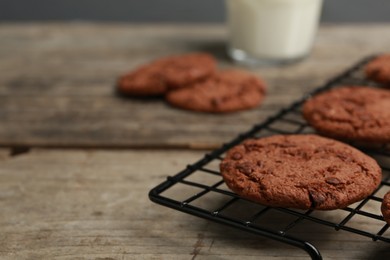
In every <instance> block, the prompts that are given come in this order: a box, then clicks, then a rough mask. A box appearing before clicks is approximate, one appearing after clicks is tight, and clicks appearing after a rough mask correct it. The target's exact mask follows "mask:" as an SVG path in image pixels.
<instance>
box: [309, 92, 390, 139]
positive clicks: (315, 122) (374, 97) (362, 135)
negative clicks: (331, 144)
mask: <svg viewBox="0 0 390 260" xmlns="http://www.w3.org/2000/svg"><path fill="white" fill-rule="evenodd" d="M303 116H304V118H305V119H306V120H307V121H308V122H309V124H310V125H311V126H313V127H314V128H315V129H316V130H317V131H319V132H320V133H322V134H324V135H327V136H330V137H334V138H339V139H346V140H354V141H363V142H373V143H387V142H390V91H389V90H387V89H379V88H370V87H363V86H342V87H337V88H334V89H331V90H328V91H325V92H323V93H320V94H317V95H316V96H314V97H312V98H310V99H309V100H308V101H306V102H305V104H304V106H303Z"/></svg>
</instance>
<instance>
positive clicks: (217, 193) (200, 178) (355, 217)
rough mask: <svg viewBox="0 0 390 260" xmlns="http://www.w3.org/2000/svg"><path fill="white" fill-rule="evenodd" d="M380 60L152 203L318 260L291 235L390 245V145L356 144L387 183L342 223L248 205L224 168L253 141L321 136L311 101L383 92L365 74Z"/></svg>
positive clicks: (197, 167)
mask: <svg viewBox="0 0 390 260" xmlns="http://www.w3.org/2000/svg"><path fill="white" fill-rule="evenodd" d="M374 57H375V56H371V57H367V58H365V59H363V60H362V61H360V62H358V63H357V64H355V65H354V66H352V67H351V68H350V69H348V70H346V71H345V72H343V73H342V74H340V75H339V76H337V77H335V78H334V79H332V80H330V81H329V82H328V83H327V84H325V85H324V86H322V87H319V88H317V89H316V90H315V91H313V92H312V93H311V94H310V95H308V96H306V97H304V98H302V99H301V100H299V101H297V102H295V103H293V104H292V105H291V106H289V107H287V108H285V109H282V110H281V111H280V112H279V113H277V114H276V115H275V116H273V117H270V118H268V120H266V121H265V122H263V123H260V124H257V125H254V126H253V128H252V129H250V130H249V131H248V132H246V133H243V134H240V135H239V136H238V137H236V138H235V139H233V140H232V141H231V142H229V143H226V144H224V145H223V146H222V147H221V148H219V149H217V150H215V151H213V152H211V153H208V154H206V155H205V156H204V157H203V158H202V159H201V160H199V161H198V162H196V163H194V164H191V165H188V166H187V168H185V169H184V170H183V171H181V172H179V173H178V174H176V175H175V176H170V177H168V178H167V180H166V181H165V182H163V183H161V184H160V185H158V186H156V187H155V188H154V189H152V190H151V191H150V192H149V198H150V199H151V200H152V201H153V202H156V203H158V204H161V205H164V206H167V207H170V208H173V209H176V210H179V211H183V212H186V213H189V214H191V215H195V216H198V217H202V218H205V219H208V220H211V221H215V222H219V223H222V224H226V225H229V226H232V227H235V228H239V229H241V230H245V231H248V232H251V233H255V234H258V235H261V236H264V237H268V238H271V239H274V240H277V241H280V242H284V243H287V244H290V245H293V246H296V247H299V248H301V249H303V250H305V251H306V252H307V253H308V254H309V255H310V256H311V258H312V259H322V256H321V254H320V252H319V250H318V249H317V248H316V247H315V246H313V245H312V244H311V243H310V242H308V241H305V240H303V239H300V238H299V237H295V236H294V235H291V234H290V233H293V232H291V231H292V230H293V229H294V228H296V227H297V226H298V225H304V223H306V224H307V222H308V221H309V222H311V223H314V224H315V225H317V224H318V225H322V226H327V227H330V228H333V229H335V230H344V231H347V232H351V233H354V234H357V235H361V236H365V237H368V238H371V239H372V240H373V241H377V240H379V241H383V242H387V243H390V229H389V225H387V224H386V222H385V221H384V220H383V217H382V215H381V213H380V204H381V202H382V198H383V196H384V194H385V193H386V192H387V191H389V190H390V144H385V145H381V146H371V147H370V148H367V147H366V146H364V147H365V148H364V149H363V148H361V147H359V145H357V144H354V143H350V144H352V145H354V146H356V147H358V148H360V149H361V150H363V151H364V152H365V153H367V154H369V155H370V156H372V157H374V158H375V159H376V160H377V161H378V163H379V164H380V166H381V167H382V170H383V180H382V182H381V184H380V186H379V187H378V188H377V190H376V191H375V192H374V193H373V194H372V195H371V196H369V197H367V198H366V199H364V200H363V201H360V202H358V203H355V204H352V205H350V206H349V207H347V208H344V209H340V210H336V211H339V213H340V211H341V213H342V214H337V216H340V215H341V216H342V217H341V218H339V219H338V218H335V217H333V215H336V214H334V212H335V211H328V212H324V211H315V210H307V211H303V210H295V209H288V208H272V207H266V206H262V205H260V204H257V203H253V202H250V201H248V200H245V199H242V198H240V197H239V196H238V195H236V194H235V193H233V192H231V191H230V190H229V189H228V188H227V186H226V185H225V184H224V181H223V180H222V177H221V175H220V173H219V167H218V166H219V163H220V161H221V160H222V159H223V156H224V153H225V152H226V151H227V150H229V149H230V148H232V147H233V146H235V145H237V144H239V143H241V142H242V141H244V140H245V139H247V138H258V137H264V136H269V135H273V134H300V133H314V132H315V131H314V130H313V129H312V128H311V127H310V126H309V125H308V124H307V123H306V121H305V120H304V119H303V118H302V116H301V107H302V104H303V103H304V102H305V100H306V99H307V98H308V97H309V96H311V95H315V94H317V93H319V92H321V91H324V90H328V89H330V88H334V87H337V86H338V85H365V86H372V87H378V85H377V84H375V83H374V82H371V81H369V80H366V79H365V77H364V73H363V67H364V65H365V64H366V63H367V62H369V61H370V60H371V59H372V58H374ZM178 194H180V195H178ZM243 213H244V214H243ZM270 216H272V217H270ZM286 216H287V217H286ZM278 217H279V218H280V219H282V220H283V221H278V225H276V226H275V225H273V224H272V223H269V220H270V218H272V219H274V218H278ZM364 218H366V220H367V218H369V220H370V223H372V224H370V228H367V227H366V226H364V227H359V220H360V221H362V219H364ZM286 219H287V220H286ZM363 228H364V229H363ZM367 229H369V230H367ZM388 229H389V230H388Z"/></svg>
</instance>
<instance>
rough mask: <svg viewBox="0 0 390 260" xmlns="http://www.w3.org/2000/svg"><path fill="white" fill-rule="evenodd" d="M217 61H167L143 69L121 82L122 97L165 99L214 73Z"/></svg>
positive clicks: (185, 57)
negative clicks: (160, 96)
mask: <svg viewBox="0 0 390 260" xmlns="http://www.w3.org/2000/svg"><path fill="white" fill-rule="evenodd" d="M215 69H216V61H215V59H214V57H212V56H211V55H209V54H206V53H190V54H182V55H176V56H170V57H165V58H161V59H157V60H155V61H152V62H150V63H149V64H146V65H143V66H141V67H139V68H137V69H135V70H133V71H131V72H129V73H127V74H125V75H123V76H121V77H120V78H119V79H118V83H117V89H118V91H119V92H120V93H122V94H126V95H133V96H155V95H163V94H165V93H166V92H167V91H168V90H169V89H176V88H181V87H185V86H187V85H188V84H192V83H194V82H196V81H199V80H202V79H204V78H206V77H207V76H209V75H210V74H212V73H214V71H215Z"/></svg>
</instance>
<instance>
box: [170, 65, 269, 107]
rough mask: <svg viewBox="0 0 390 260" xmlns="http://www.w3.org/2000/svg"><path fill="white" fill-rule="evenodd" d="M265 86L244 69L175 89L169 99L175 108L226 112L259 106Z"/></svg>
mask: <svg viewBox="0 0 390 260" xmlns="http://www.w3.org/2000/svg"><path fill="white" fill-rule="evenodd" d="M265 89H266V87H265V84H264V82H263V81H262V80H261V79H260V78H258V77H257V76H255V75H253V74H251V73H248V72H245V71H241V70H222V71H218V72H215V73H214V74H213V75H212V76H209V77H208V78H207V79H205V80H203V81H201V82H198V83H195V84H193V85H192V86H190V87H187V88H182V89H178V90H172V91H170V92H169V93H168V94H167V95H166V100H167V101H168V102H169V103H170V104H171V105H173V106H176V107H179V108H182V109H187V110H193V111H200V112H211V113H225V112H233V111H239V110H245V109H250V108H254V107H256V106H258V105H259V104H260V103H261V101H262V100H263V98H264V95H265Z"/></svg>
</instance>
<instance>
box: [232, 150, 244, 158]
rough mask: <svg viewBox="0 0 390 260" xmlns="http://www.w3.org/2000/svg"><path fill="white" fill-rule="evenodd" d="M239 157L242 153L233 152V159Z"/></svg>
mask: <svg viewBox="0 0 390 260" xmlns="http://www.w3.org/2000/svg"><path fill="white" fill-rule="evenodd" d="M241 158H242V154H240V153H239V152H235V153H233V155H232V159H233V160H240V159H241Z"/></svg>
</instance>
